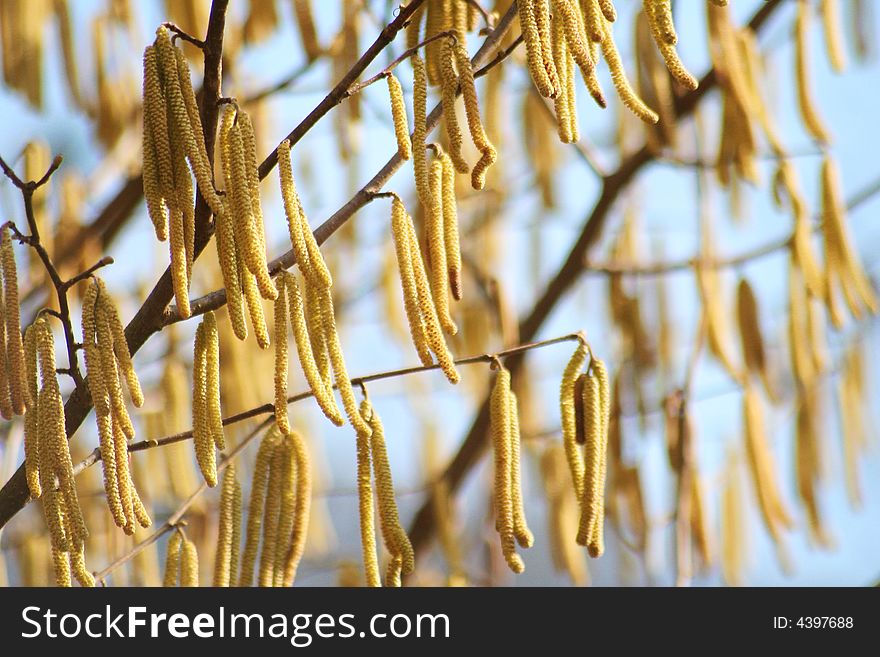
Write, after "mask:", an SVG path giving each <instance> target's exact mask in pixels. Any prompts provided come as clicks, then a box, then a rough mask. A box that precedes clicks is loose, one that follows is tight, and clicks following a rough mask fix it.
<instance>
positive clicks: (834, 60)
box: [819, 0, 846, 73]
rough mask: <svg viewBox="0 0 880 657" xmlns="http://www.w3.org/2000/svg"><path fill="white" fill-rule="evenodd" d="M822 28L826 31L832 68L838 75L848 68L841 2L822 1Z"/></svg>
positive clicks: (826, 47) (827, 47) (836, 0)
mask: <svg viewBox="0 0 880 657" xmlns="http://www.w3.org/2000/svg"><path fill="white" fill-rule="evenodd" d="M819 6H820V8H821V11H822V27H823V29H824V31H825V50H826V52H827V53H828V61H829V62H830V63H831V67H832V68H833V69H834V70H835V71H836V72H838V73H842V72H843V70H844V69H845V68H846V54H845V52H844V49H843V30H842V29H841V27H840V2H839V1H838V0H821V2H820V5H819Z"/></svg>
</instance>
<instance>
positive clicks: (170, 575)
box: [162, 530, 183, 587]
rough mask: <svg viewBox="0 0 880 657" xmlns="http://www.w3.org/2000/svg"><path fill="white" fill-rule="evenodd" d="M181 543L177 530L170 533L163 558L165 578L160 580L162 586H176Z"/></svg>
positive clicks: (179, 533) (178, 575)
mask: <svg viewBox="0 0 880 657" xmlns="http://www.w3.org/2000/svg"><path fill="white" fill-rule="evenodd" d="M182 542H183V539H182V537H181V532H180V531H179V530H178V531H174V533H172V534H171V536H170V537H169V538H168V545H167V546H166V550H167V551H166V556H165V576H164V578H163V580H162V586H165V587H171V586H177V582H178V579H179V577H180V562H181V554H180V553H181V544H182Z"/></svg>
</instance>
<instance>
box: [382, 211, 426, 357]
mask: <svg viewBox="0 0 880 657" xmlns="http://www.w3.org/2000/svg"><path fill="white" fill-rule="evenodd" d="M411 223H412V218H411V217H410V216H409V214H408V213H407V211H406V207H404V205H403V201H401V200H400V198H399V197H398V196H396V195H395V196H394V197H393V198H392V200H391V232H392V235H393V237H394V250H395V254H396V256H397V268H398V272H399V274H400V283H401V286H402V288H403V306H404V310H405V312H406V319H407V322H408V324H409V332H410V335H411V336H412V341H413V345H414V346H415V348H416V353H418V355H419V360H420V361H421V362H422V365H425V366H428V365H431V364H432V363H433V362H434V360H433V357H432V356H431V350H430V347H429V346H428V338H427V335H426V328H425V322H424V318H423V317H422V313H421V309H420V306H419V296H418V290H417V288H416V279H415V274H414V270H413V263H412V256H413V254H412V251H411V250H410V244H409V224H411Z"/></svg>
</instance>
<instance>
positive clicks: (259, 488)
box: [238, 428, 279, 586]
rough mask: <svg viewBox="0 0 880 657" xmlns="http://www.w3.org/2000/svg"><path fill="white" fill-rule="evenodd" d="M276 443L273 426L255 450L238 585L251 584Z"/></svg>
mask: <svg viewBox="0 0 880 657" xmlns="http://www.w3.org/2000/svg"><path fill="white" fill-rule="evenodd" d="M278 443H279V436H278V433H277V432H276V431H275V430H274V428H273V429H270V430H269V432H268V433H267V434H266V436H265V437H264V438H263V440H262V442H261V443H260V448H259V449H258V450H257V458H256V461H255V462H254V474H253V479H252V480H251V499H250V502H249V504H248V519H247V532H246V539H245V546H244V552H243V553H242V558H241V568H240V570H239V576H238V585H239V586H251V585H252V584H253V580H254V566H255V564H256V561H257V552H258V550H259V544H260V535H261V529H262V525H263V513H264V508H265V506H266V492H267V489H268V487H269V470H270V465H271V463H272V457H273V455H274V453H275V448H276V447H277V445H278Z"/></svg>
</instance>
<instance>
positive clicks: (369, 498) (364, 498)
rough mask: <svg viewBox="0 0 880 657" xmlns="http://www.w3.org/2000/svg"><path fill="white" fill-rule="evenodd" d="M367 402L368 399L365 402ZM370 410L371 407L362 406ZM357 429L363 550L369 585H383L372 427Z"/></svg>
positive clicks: (365, 574)
mask: <svg viewBox="0 0 880 657" xmlns="http://www.w3.org/2000/svg"><path fill="white" fill-rule="evenodd" d="M364 404H366V401H365V402H364ZM362 408H364V410H367V411H369V407H366V406H362ZM367 429H368V430H367V431H360V430H357V443H356V449H357V490H358V510H359V516H360V531H361V552H362V555H363V561H364V579H365V580H366V584H367V586H381V585H382V582H381V579H380V577H379V559H378V557H377V556H376V528H375V521H374V513H373V485H372V479H371V476H370V437H371V435H372V432H373V430H372V428H370V427H369V425H367Z"/></svg>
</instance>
